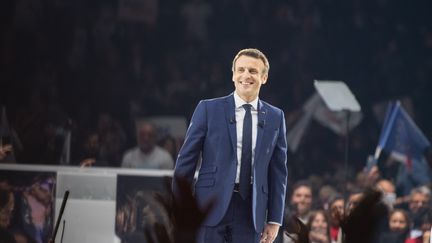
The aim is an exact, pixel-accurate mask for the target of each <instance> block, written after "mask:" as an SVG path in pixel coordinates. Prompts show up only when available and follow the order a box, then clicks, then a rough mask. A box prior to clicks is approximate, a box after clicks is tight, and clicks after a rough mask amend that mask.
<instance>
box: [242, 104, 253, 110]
mask: <svg viewBox="0 0 432 243" xmlns="http://www.w3.org/2000/svg"><path fill="white" fill-rule="evenodd" d="M243 109H245V110H246V111H250V110H251V109H252V105H251V104H244V105H243Z"/></svg>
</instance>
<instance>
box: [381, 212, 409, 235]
mask: <svg viewBox="0 0 432 243" xmlns="http://www.w3.org/2000/svg"><path fill="white" fill-rule="evenodd" d="M410 224H411V221H410V218H409V215H408V213H407V212H406V211H405V210H403V209H395V210H393V211H391V212H390V214H389V220H388V228H389V230H388V232H383V233H382V234H381V236H380V240H379V242H380V243H387V242H389V243H390V242H392V243H405V242H406V240H407V238H408V236H409V231H410Z"/></svg>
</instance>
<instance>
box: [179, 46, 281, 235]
mask: <svg viewBox="0 0 432 243" xmlns="http://www.w3.org/2000/svg"><path fill="white" fill-rule="evenodd" d="M232 71H233V76H232V79H233V82H234V86H235V91H234V92H233V93H232V94H230V95H228V96H225V97H220V98H215V99H209V100H202V101H200V102H199V104H198V106H197V107H196V109H195V112H194V114H193V116H192V119H191V122H190V125H189V128H188V131H187V133H186V137H185V141H184V144H183V146H182V148H181V150H180V152H179V155H178V158H177V162H176V166H175V171H174V177H181V178H184V179H186V180H187V181H189V182H190V183H191V184H192V183H193V178H194V174H195V170H196V167H197V165H198V164H199V161H200V159H201V166H200V168H199V171H198V178H197V180H196V182H195V185H194V186H195V196H196V198H197V201H198V204H199V205H200V206H202V207H203V208H204V207H205V206H206V205H208V204H209V203H211V202H213V207H212V209H211V211H210V213H209V215H208V216H207V218H206V219H205V221H204V223H203V226H202V227H201V229H200V232H199V235H198V236H197V242H199V243H204V242H205V243H209V242H210V243H212V242H214V243H219V242H240V243H251V242H273V240H274V239H275V238H276V235H277V233H278V230H279V227H280V225H281V224H282V217H283V210H284V200H285V188H286V183H287V173H288V172H287V166H286V160H287V155H286V152H287V151H286V148H287V145H286V137H285V131H286V128H285V118H284V114H283V112H282V110H280V109H278V108H276V107H274V106H271V105H270V104H268V103H266V102H264V101H262V100H260V99H259V98H258V95H259V91H260V88H261V85H263V84H265V83H266V82H267V77H268V71H269V63H268V60H267V58H266V56H265V55H264V54H263V53H262V52H261V51H259V50H257V49H244V50H241V51H240V52H239V53H238V54H237V55H236V56H235V58H234V60H233V64H232ZM173 192H174V195H176V196H181V195H179V194H180V192H179V186H178V185H177V183H176V180H174V183H173Z"/></svg>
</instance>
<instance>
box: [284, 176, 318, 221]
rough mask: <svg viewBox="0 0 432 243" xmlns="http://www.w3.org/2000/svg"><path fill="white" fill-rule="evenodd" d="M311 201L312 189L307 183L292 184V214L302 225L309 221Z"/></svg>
mask: <svg viewBox="0 0 432 243" xmlns="http://www.w3.org/2000/svg"><path fill="white" fill-rule="evenodd" d="M312 200H313V197H312V187H311V185H310V183H309V182H307V181H299V182H297V183H296V184H294V186H293V193H292V195H291V200H290V205H291V209H292V210H293V212H292V214H293V215H295V216H297V217H298V218H299V219H300V220H301V221H302V222H303V223H304V224H307V223H308V221H309V216H310V212H311V209H312Z"/></svg>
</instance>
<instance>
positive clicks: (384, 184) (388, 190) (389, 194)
mask: <svg viewBox="0 0 432 243" xmlns="http://www.w3.org/2000/svg"><path fill="white" fill-rule="evenodd" d="M376 188H377V189H378V190H380V191H381V192H382V193H383V198H382V200H383V202H384V203H385V204H386V205H387V206H388V207H389V209H393V205H394V204H396V199H397V196H396V188H395V186H394V184H393V182H391V181H389V180H386V179H381V180H379V181H378V182H377V183H376Z"/></svg>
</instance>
